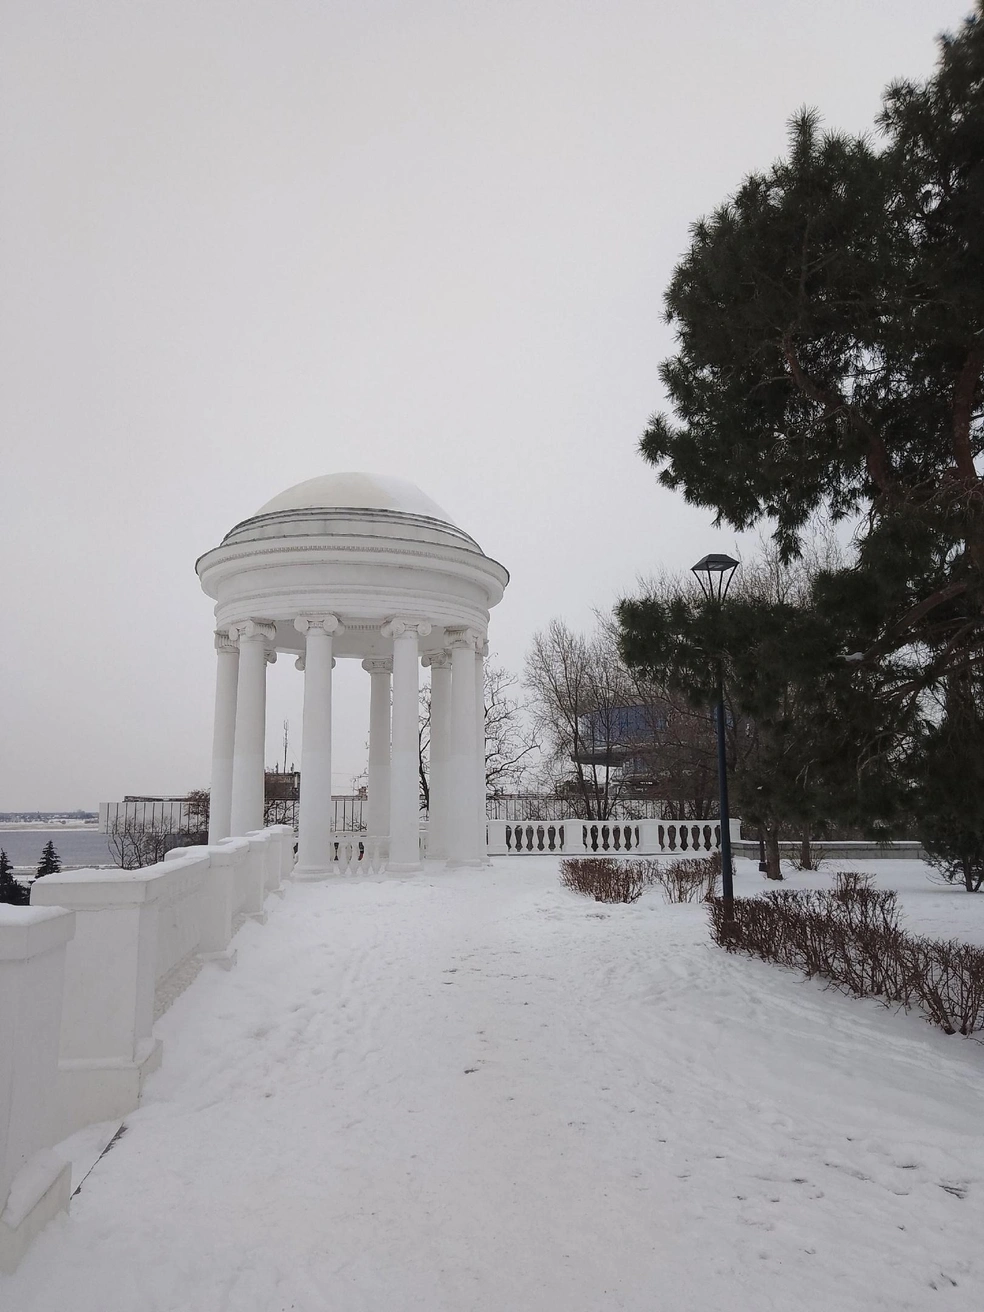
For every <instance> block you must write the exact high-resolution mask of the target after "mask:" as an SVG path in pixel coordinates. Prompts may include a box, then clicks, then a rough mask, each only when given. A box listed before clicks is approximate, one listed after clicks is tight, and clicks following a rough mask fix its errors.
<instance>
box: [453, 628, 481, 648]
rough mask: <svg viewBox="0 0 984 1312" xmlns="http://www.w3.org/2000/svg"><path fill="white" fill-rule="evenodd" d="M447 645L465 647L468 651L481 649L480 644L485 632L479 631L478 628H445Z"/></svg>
mask: <svg viewBox="0 0 984 1312" xmlns="http://www.w3.org/2000/svg"><path fill="white" fill-rule="evenodd" d="M444 632H445V633H446V635H447V639H448V646H449V647H451V648H454V647H467V648H468V649H469V651H481V650H482V644H483V643H484V641H485V634H484V633H480V632H479V631H478V629H464V628H462V629H445V630H444Z"/></svg>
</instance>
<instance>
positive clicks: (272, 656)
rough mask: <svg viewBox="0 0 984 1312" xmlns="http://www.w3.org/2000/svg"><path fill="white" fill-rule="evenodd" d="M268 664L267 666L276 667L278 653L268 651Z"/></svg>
mask: <svg viewBox="0 0 984 1312" xmlns="http://www.w3.org/2000/svg"><path fill="white" fill-rule="evenodd" d="M266 663H267V665H276V663H277V653H276V652H275V651H268V652H267V653H266Z"/></svg>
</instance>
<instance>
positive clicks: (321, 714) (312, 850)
mask: <svg viewBox="0 0 984 1312" xmlns="http://www.w3.org/2000/svg"><path fill="white" fill-rule="evenodd" d="M294 628H295V629H297V631H298V633H303V634H305V635H306V636H305V648H304V718H303V721H302V723H303V737H302V742H301V796H300V808H299V816H298V825H297V865H296V866H295V867H294V878H295V879H324V878H325V876H326V875H327V874H328V869H329V866H330V865H331V851H330V848H331V825H332V814H331V670H332V666H333V665H334V663H335V662H334V660H333V658H332V654H331V646H332V634H333V633H338V632H339V631H340V629H341V625H340V624H339V622H338V618H337V616H335V615H301V616H299V617H298V618H297V619H296V620H295V621H294Z"/></svg>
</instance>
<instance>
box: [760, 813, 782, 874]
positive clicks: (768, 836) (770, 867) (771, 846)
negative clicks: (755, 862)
mask: <svg viewBox="0 0 984 1312" xmlns="http://www.w3.org/2000/svg"><path fill="white" fill-rule="evenodd" d="M764 830H765V877H766V879H782V868H781V866H780V864H779V829H778V826H776V825H765V826H764Z"/></svg>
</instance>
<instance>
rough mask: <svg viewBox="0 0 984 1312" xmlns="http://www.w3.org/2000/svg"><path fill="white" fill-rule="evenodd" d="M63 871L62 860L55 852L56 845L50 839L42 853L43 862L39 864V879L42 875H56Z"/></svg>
mask: <svg viewBox="0 0 984 1312" xmlns="http://www.w3.org/2000/svg"><path fill="white" fill-rule="evenodd" d="M59 870H61V860H60V858H59V856H58V853H57V852H56V851H55V844H54V842H53V841H52V840H51V839H50V838H49V839H48V841H47V842H46V843H45V845H44V851H43V852H42V853H41V861H40V863H39V864H38V876H37V877H38V879H40V878H41V877H42V875H54V874H57V873H58V871H59Z"/></svg>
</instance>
